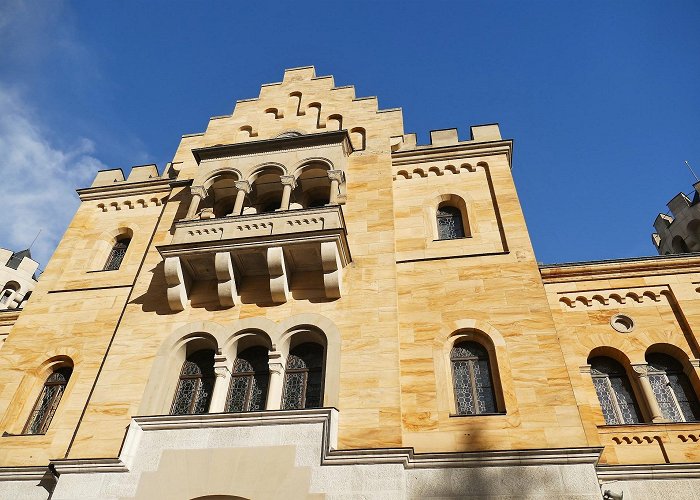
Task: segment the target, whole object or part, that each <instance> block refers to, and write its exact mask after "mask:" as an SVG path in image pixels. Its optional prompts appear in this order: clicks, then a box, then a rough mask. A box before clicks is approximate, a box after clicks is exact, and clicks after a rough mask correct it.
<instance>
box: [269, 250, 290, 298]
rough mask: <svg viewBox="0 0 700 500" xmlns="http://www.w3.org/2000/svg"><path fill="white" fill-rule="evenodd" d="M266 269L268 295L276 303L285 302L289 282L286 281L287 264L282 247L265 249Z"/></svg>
mask: <svg viewBox="0 0 700 500" xmlns="http://www.w3.org/2000/svg"><path fill="white" fill-rule="evenodd" d="M267 269H268V271H269V273H270V295H271V296H272V301H273V302H276V303H284V302H287V299H288V298H289V283H288V282H287V266H286V265H285V262H284V250H283V249H282V247H271V248H268V249H267Z"/></svg>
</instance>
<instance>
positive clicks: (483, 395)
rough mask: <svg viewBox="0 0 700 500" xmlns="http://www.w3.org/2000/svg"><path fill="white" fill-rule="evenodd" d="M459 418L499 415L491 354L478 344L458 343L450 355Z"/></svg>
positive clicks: (469, 342)
mask: <svg viewBox="0 0 700 500" xmlns="http://www.w3.org/2000/svg"><path fill="white" fill-rule="evenodd" d="M450 364H451V365H452V381H453V386H454V393H455V402H456V407H457V414H458V415H480V414H485V413H496V412H497V404H496V396H495V391H494V386H493V378H492V373H491V365H490V362H489V354H488V351H487V350H486V349H485V348H484V346H482V345H481V344H479V343H477V342H472V341H468V342H458V343H456V344H455V345H454V347H452V351H451V352H450Z"/></svg>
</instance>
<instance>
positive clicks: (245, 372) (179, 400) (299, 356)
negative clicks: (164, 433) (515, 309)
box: [170, 342, 325, 415]
mask: <svg viewBox="0 0 700 500" xmlns="http://www.w3.org/2000/svg"><path fill="white" fill-rule="evenodd" d="M268 357H269V350H268V348H267V347H263V346H253V347H248V348H247V349H244V350H242V351H241V352H239V353H238V355H237V357H236V359H235V361H234V362H233V367H232V370H231V380H230V383H229V386H228V388H227V397H226V403H225V405H224V406H223V411H227V412H248V411H262V410H265V409H268V408H270V405H268V401H267V399H268V391H269V387H270V370H269V367H268ZM324 358H325V349H324V347H323V346H322V345H320V344H317V343H315V342H304V343H302V344H299V345H297V346H295V347H293V348H292V349H291V350H290V352H289V354H288V356H287V362H286V368H285V372H284V378H283V379H282V380H281V383H282V388H281V389H282V399H281V401H279V406H273V408H280V407H281V408H282V409H285V410H291V409H303V408H319V407H321V406H323V385H324V384H323V366H324ZM217 380H224V379H223V378H219V379H217V377H216V376H215V373H214V350H212V349H201V350H198V351H196V352H194V353H192V354H191V355H189V356H187V359H186V360H185V362H184V363H183V365H182V369H181V371H180V377H179V380H178V384H177V388H176V390H175V398H174V400H173V403H172V406H171V409H170V413H171V415H185V414H202V413H208V412H209V411H210V404H211V399H212V394H213V392H214V385H215V384H216V383H217ZM278 394H279V393H278Z"/></svg>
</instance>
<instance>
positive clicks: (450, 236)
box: [436, 205, 464, 240]
mask: <svg viewBox="0 0 700 500" xmlns="http://www.w3.org/2000/svg"><path fill="white" fill-rule="evenodd" d="M436 218H437V230H438V239H439V240H454V239H457V238H464V224H463V223H462V213H461V212H460V210H459V208H457V207H452V206H449V205H443V206H441V207H438V209H437V214H436Z"/></svg>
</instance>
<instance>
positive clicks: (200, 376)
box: [170, 349, 216, 415]
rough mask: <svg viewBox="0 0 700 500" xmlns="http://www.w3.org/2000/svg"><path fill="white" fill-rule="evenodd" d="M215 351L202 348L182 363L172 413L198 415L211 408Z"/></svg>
mask: <svg viewBox="0 0 700 500" xmlns="http://www.w3.org/2000/svg"><path fill="white" fill-rule="evenodd" d="M215 378H216V377H215V375H214V351H213V350H212V349H201V350H199V351H196V352H195V353H193V354H190V355H189V356H187V359H186V360H185V362H184V363H183V364H182V370H181V371H180V380H179V382H178V384H177V390H176V391H175V399H174V400H173V406H172V408H171V409H170V414H171V415H198V414H201V413H206V412H207V411H208V410H209V402H210V401H211V393H212V390H213V389H214V379H215Z"/></svg>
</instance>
